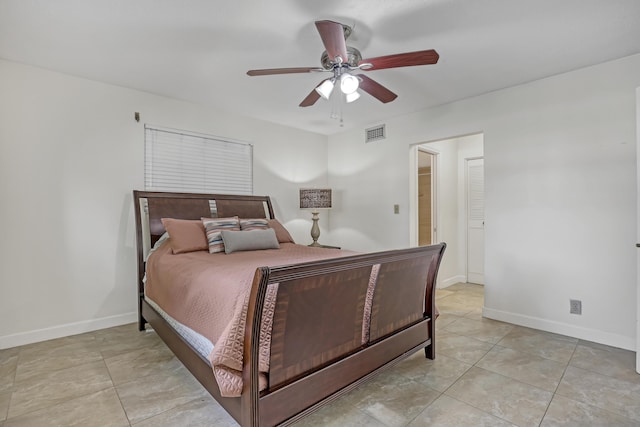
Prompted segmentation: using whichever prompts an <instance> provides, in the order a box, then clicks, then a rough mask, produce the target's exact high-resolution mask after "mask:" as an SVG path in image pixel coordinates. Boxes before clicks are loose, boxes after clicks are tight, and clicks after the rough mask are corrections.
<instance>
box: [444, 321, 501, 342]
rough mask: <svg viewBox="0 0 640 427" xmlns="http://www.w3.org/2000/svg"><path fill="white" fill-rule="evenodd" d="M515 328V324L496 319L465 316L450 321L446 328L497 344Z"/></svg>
mask: <svg viewBox="0 0 640 427" xmlns="http://www.w3.org/2000/svg"><path fill="white" fill-rule="evenodd" d="M513 328H514V326H513V325H510V324H508V323H504V322H498V321H496V320H491V319H481V320H476V319H470V318H468V317H463V318H461V319H458V320H456V321H455V322H452V323H449V324H448V325H447V326H445V328H444V329H446V330H447V331H451V332H454V333H456V334H459V335H465V336H467V337H471V338H475V339H477V340H479V341H485V342H488V343H491V344H495V343H497V342H498V341H500V340H501V339H502V338H504V336H505V335H507V334H508V333H509V332H511V330H512V329H513Z"/></svg>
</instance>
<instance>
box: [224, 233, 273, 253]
mask: <svg viewBox="0 0 640 427" xmlns="http://www.w3.org/2000/svg"><path fill="white" fill-rule="evenodd" d="M220 233H221V234H222V241H223V242H224V251H225V253H227V254H230V253H232V252H238V251H257V250H262V249H280V244H279V243H278V239H277V238H276V232H275V231H274V230H273V229H272V228H268V229H266V230H250V231H228V230H222V231H221V232H220Z"/></svg>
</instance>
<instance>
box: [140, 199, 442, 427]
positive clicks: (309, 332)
mask: <svg viewBox="0 0 640 427" xmlns="http://www.w3.org/2000/svg"><path fill="white" fill-rule="evenodd" d="M133 197H134V205H135V211H136V229H137V232H136V240H137V258H138V304H139V329H140V330H144V329H145V324H146V323H149V324H150V325H151V326H152V327H153V329H154V330H155V331H156V332H157V334H158V335H159V336H160V337H161V338H162V339H163V340H164V341H165V343H166V344H167V346H168V347H169V348H170V349H171V350H172V351H173V352H174V353H175V354H176V356H177V357H178V358H179V359H180V360H181V361H182V363H183V364H184V365H185V366H186V367H187V368H188V369H189V370H190V371H191V373H192V374H193V375H194V376H195V377H196V378H197V379H198V380H199V381H200V383H201V384H202V385H203V386H204V387H205V388H206V389H207V390H208V391H209V393H210V394H211V395H212V396H213V397H214V398H215V399H216V400H217V401H218V402H219V403H220V405H222V406H223V407H224V408H225V409H226V410H227V412H228V413H229V414H230V415H231V416H232V417H233V418H234V419H235V420H236V421H237V422H238V423H239V424H240V425H242V426H272V425H288V424H291V423H293V422H295V421H296V420H298V419H300V418H301V417H303V416H305V415H306V414H308V413H310V412H312V411H314V410H316V409H318V408H319V407H320V406H322V405H324V404H326V403H328V402H330V401H332V400H334V399H335V398H337V397H339V396H340V395H342V394H344V393H346V392H348V391H349V390H351V389H353V388H355V387H357V386H358V385H359V384H361V383H362V382H364V381H366V380H368V379H370V378H371V377H372V376H373V375H375V374H376V373H378V372H380V371H381V370H384V369H386V368H388V367H390V366H393V365H394V364H395V363H397V362H399V361H401V360H402V359H404V358H406V357H407V356H409V355H411V354H413V353H414V352H415V351H418V350H420V349H424V351H425V355H426V357H427V358H429V359H433V358H434V357H435V322H434V321H435V299H434V297H435V295H434V294H435V292H434V291H435V282H436V276H437V272H438V268H439V265H440V261H441V259H442V255H443V253H444V250H445V247H446V245H445V244H444V243H441V244H438V245H433V246H428V247H419V248H411V249H404V250H394V251H386V252H379V253H373V254H358V255H353V256H348V257H343V258H335V259H329V260H322V261H314V262H306V263H302V264H296V265H288V266H282V267H271V268H270V267H261V268H258V269H257V271H256V272H255V276H254V279H253V284H252V288H251V294H250V299H249V307H248V311H247V319H246V329H245V339H244V350H243V351H244V353H243V367H242V379H243V390H242V394H241V396H240V397H232V398H229V397H222V396H221V393H220V389H219V388H218V385H217V383H216V381H215V378H214V375H213V372H212V368H211V366H210V364H209V363H208V360H206V359H205V358H203V357H202V356H200V355H199V354H198V353H197V352H196V351H195V350H194V349H193V348H192V347H191V346H190V344H188V342H187V341H186V340H184V339H183V338H182V337H181V336H180V335H179V334H178V333H177V332H176V331H175V330H174V329H173V328H172V327H171V326H170V325H169V323H168V322H167V321H165V319H164V318H163V317H162V316H160V314H159V313H158V312H157V311H156V310H154V308H153V307H152V306H151V305H150V304H149V303H148V302H147V301H146V300H145V298H144V282H143V278H144V274H145V261H144V255H145V254H144V249H143V246H144V242H145V234H148V236H147V237H146V238H147V239H149V240H147V242H149V241H150V243H151V244H153V243H154V242H156V241H157V240H158V239H159V238H160V236H161V235H162V234H163V233H164V231H165V230H164V227H163V225H162V222H161V218H178V219H200V218H201V217H210V216H212V209H211V207H212V204H214V205H215V208H216V210H217V216H218V217H228V216H235V215H237V216H238V217H240V218H267V219H273V218H274V215H273V208H272V205H271V200H270V199H269V197H266V196H234V195H215V194H191V193H163V192H144V191H134V192H133ZM213 201H215V202H213ZM145 211H146V212H145ZM147 221H148V222H147ZM147 224H148V225H147ZM149 236H150V237H149ZM328 250H329V249H328ZM376 265H379V270H378V277H377V282H376V286H375V292H374V295H373V299H372V300H371V301H372V305H371V314H370V323H369V324H370V326H369V339H368V342H366V343H365V344H363V343H362V341H361V337H362V324H363V321H355V322H354V320H353V319H354V315H353V313H354V310H355V307H357V306H358V305H360V307H361V306H362V301H363V300H364V299H365V297H366V295H364V294H365V293H366V291H367V287H366V285H365V286H362V285H361V284H362V283H363V282H367V281H368V278H369V276H370V273H371V269H372V268H373V266H376ZM272 283H279V287H278V293H277V299H276V309H275V312H274V314H273V330H272V341H271V366H270V369H269V373H268V386H267V389H266V390H263V391H259V385H258V374H259V372H258V357H259V354H258V350H259V346H258V341H259V338H260V336H259V335H260V325H261V322H262V313H263V306H264V302H265V293H266V289H267V286H268V285H269V284H272ZM337 290H338V291H337ZM320 300H322V301H329V302H330V303H324V304H318V303H317V301H320ZM319 318H322V319H323V322H322V323H321V324H319V323H320V322H318V321H317V319H319ZM345 337H347V338H345Z"/></svg>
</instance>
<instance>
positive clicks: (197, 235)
mask: <svg viewBox="0 0 640 427" xmlns="http://www.w3.org/2000/svg"><path fill="white" fill-rule="evenodd" d="M162 225H164V229H165V230H167V233H169V243H170V244H171V249H172V250H173V253H174V254H182V253H185V252H196V251H206V250H207V249H209V244H208V242H207V234H206V233H205V231H204V225H202V221H199V220H197V219H196V220H191V219H175V218H162Z"/></svg>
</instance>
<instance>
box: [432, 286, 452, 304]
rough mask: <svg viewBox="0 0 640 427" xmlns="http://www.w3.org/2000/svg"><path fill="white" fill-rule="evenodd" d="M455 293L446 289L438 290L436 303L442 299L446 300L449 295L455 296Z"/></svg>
mask: <svg viewBox="0 0 640 427" xmlns="http://www.w3.org/2000/svg"><path fill="white" fill-rule="evenodd" d="M454 293H455V292H454V291H450V290H448V289H446V288H444V289H436V301H438V300H439V299H440V298H444V297H448V296H449V295H453V294H454Z"/></svg>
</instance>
